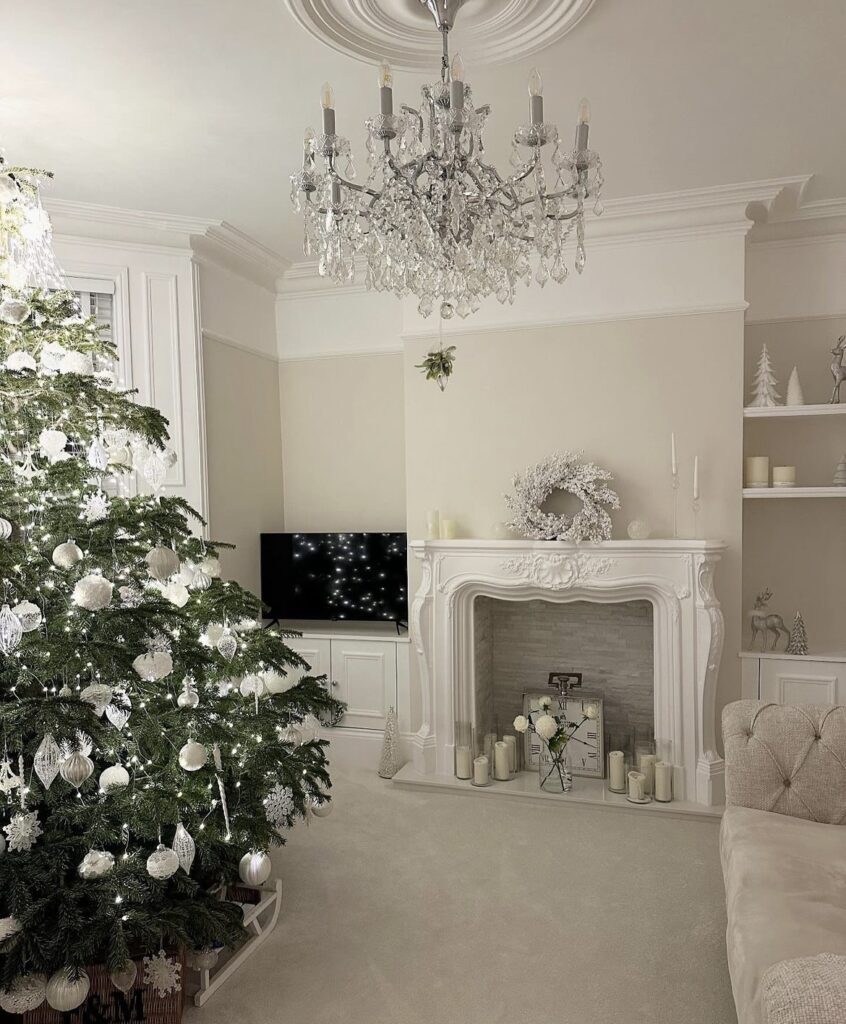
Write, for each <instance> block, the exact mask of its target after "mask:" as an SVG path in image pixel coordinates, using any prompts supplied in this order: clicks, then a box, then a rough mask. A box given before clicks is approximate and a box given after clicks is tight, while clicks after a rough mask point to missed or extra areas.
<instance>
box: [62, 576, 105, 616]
mask: <svg viewBox="0 0 846 1024" xmlns="http://www.w3.org/2000/svg"><path fill="white" fill-rule="evenodd" d="M113 590H114V584H113V583H111V582H110V581H109V580H107V579H106V577H105V576H100V575H99V574H98V573H93V572H92V573H89V574H88V575H87V576H83V577H82V579H81V580H78V581H77V584H76V586H75V587H74V588H73V595H72V596H73V601H74V603H75V604H77V605H79V607H80V608H85V609H86V611H89V612H97V611H100V610H101V609H103V608H108V606H109V605H110V604H111V601H112V591H113Z"/></svg>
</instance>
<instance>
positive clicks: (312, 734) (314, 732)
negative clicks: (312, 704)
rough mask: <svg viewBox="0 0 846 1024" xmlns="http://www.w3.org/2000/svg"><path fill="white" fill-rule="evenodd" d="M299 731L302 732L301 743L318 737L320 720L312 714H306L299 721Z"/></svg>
mask: <svg viewBox="0 0 846 1024" xmlns="http://www.w3.org/2000/svg"><path fill="white" fill-rule="evenodd" d="M300 732H302V734H303V743H310V742H311V741H312V740H319V739H320V722H319V721H318V720H317V719H316V718H315V717H314V715H306V716H305V718H304V719H303V720H302V722H301V723H300Z"/></svg>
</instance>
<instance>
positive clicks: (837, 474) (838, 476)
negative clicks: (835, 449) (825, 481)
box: [832, 455, 846, 487]
mask: <svg viewBox="0 0 846 1024" xmlns="http://www.w3.org/2000/svg"><path fill="white" fill-rule="evenodd" d="M832 483H833V484H834V486H835V487H846V455H844V456H843V457H842V458H841V459H840V462H838V463H837V469H835V471H834V480H833V481H832Z"/></svg>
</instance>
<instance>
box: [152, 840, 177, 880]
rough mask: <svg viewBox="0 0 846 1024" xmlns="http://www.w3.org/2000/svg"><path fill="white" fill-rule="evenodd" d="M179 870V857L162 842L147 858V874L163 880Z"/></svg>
mask: <svg viewBox="0 0 846 1024" xmlns="http://www.w3.org/2000/svg"><path fill="white" fill-rule="evenodd" d="M178 870H179V857H177V855H176V854H175V853H174V852H173V850H168V848H167V847H166V846H164V845H163V844H162V843H159V845H158V846H157V847H156V848H155V850H153V852H152V853H151V854H150V856H149V857H148V858H147V874H148V875H150V877H151V878H157V879H158V880H159V881H160V882H163V881H164V880H165V879H166V878H170V876H171V875H173V874H175V873H176V872H177V871H178Z"/></svg>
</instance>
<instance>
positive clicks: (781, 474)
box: [773, 466, 796, 487]
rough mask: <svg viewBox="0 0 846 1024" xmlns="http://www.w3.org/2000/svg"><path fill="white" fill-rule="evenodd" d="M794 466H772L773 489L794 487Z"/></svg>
mask: <svg viewBox="0 0 846 1024" xmlns="http://www.w3.org/2000/svg"><path fill="white" fill-rule="evenodd" d="M795 486H796V467H795V466H773V487H795Z"/></svg>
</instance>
